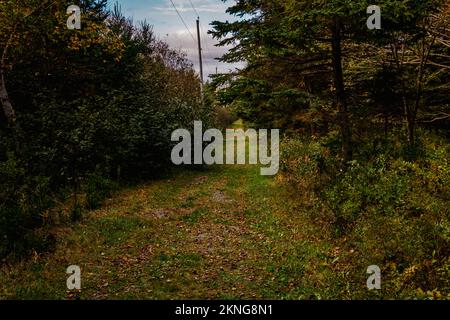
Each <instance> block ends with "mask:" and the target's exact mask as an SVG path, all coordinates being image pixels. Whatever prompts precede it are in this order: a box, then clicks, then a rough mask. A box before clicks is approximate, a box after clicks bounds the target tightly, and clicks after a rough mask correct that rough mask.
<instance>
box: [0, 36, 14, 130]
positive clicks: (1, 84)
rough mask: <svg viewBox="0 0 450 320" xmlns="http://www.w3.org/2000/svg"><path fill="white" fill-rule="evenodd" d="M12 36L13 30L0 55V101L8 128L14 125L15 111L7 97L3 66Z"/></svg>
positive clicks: (4, 65)
mask: <svg viewBox="0 0 450 320" xmlns="http://www.w3.org/2000/svg"><path fill="white" fill-rule="evenodd" d="M14 31H15V28H14ZM13 36H14V32H12V33H11V35H10V37H9V39H8V41H7V42H6V45H5V48H4V49H3V52H2V55H1V57H0V103H1V105H2V107H3V113H4V114H5V117H6V119H7V121H8V126H9V127H10V128H15V126H16V113H15V112H14V108H13V105H12V103H11V100H10V99H9V95H8V90H6V83H5V67H6V57H7V54H8V50H9V47H10V46H11V43H12V39H13Z"/></svg>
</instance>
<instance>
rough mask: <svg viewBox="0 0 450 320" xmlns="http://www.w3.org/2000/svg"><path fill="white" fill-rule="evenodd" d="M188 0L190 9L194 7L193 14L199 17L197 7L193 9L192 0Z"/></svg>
mask: <svg viewBox="0 0 450 320" xmlns="http://www.w3.org/2000/svg"><path fill="white" fill-rule="evenodd" d="M188 1H189V3H190V4H191V7H192V9H194V12H195V14H196V15H197V17H199V18H200V15H199V14H198V11H197V9H195V7H194V4H193V3H192V1H191V0H188Z"/></svg>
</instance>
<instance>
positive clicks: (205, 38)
mask: <svg viewBox="0 0 450 320" xmlns="http://www.w3.org/2000/svg"><path fill="white" fill-rule="evenodd" d="M188 1H189V3H190V5H191V7H192V9H193V10H194V12H195V14H196V15H197V17H198V19H199V20H200V14H199V13H198V11H197V9H196V8H195V6H194V4H193V3H192V0H188ZM203 29H204V28H203V24H202V23H201V22H200V31H201V34H202V38H203V42H204V44H205V46H204V47H203V48H202V51H205V52H207V51H208V49H207V48H208V46H209V45H208V34H207V33H205V32H204V31H203Z"/></svg>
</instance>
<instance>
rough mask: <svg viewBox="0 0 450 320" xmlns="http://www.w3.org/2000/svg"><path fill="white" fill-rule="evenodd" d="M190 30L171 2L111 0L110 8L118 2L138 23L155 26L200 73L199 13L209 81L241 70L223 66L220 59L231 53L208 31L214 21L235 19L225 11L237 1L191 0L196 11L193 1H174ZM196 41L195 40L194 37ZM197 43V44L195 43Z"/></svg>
mask: <svg viewBox="0 0 450 320" xmlns="http://www.w3.org/2000/svg"><path fill="white" fill-rule="evenodd" d="M172 1H173V3H174V4H175V6H176V7H177V9H178V11H179V12H180V14H181V16H182V17H183V19H184V21H185V22H186V24H187V26H188V28H189V31H188V29H187V28H186V27H185V26H184V25H183V22H182V21H181V19H180V17H179V16H178V15H177V13H176V11H175V9H174V8H173V6H172V4H171V2H170V0H110V1H109V2H110V5H112V4H114V3H115V2H118V3H119V5H120V6H121V8H122V12H123V14H124V15H125V16H127V17H132V18H133V20H134V22H135V23H137V22H139V21H143V20H146V21H147V22H148V23H150V24H151V25H153V27H154V31H155V34H156V35H157V37H159V38H160V39H161V40H164V41H165V42H167V43H168V44H169V45H170V46H171V47H172V48H173V49H181V50H182V51H184V52H185V53H186V54H187V57H188V59H189V60H190V61H191V62H192V63H193V64H194V68H195V69H196V70H197V72H198V71H199V62H198V60H199V59H198V45H197V42H196V40H197V30H196V22H195V21H196V19H197V13H198V15H199V16H200V21H201V31H202V32H201V40H202V48H203V69H204V76H205V79H206V78H207V77H208V75H210V74H214V73H215V72H216V68H217V70H218V72H219V73H221V72H227V71H229V70H232V69H234V68H235V67H240V66H238V65H229V64H224V63H221V62H219V61H217V60H215V58H218V57H220V56H222V55H223V53H224V52H226V51H227V48H218V47H215V46H214V44H216V43H217V40H214V39H213V38H212V37H211V35H208V34H207V31H208V30H209V29H211V26H210V25H209V24H210V23H211V21H214V20H219V21H227V20H229V21H233V20H234V17H233V16H230V15H229V14H227V13H226V12H225V10H226V9H227V7H228V6H230V5H232V3H233V2H234V1H233V0H228V1H227V2H226V3H224V2H222V1H221V0H191V2H192V4H193V6H194V8H195V9H196V11H197V12H195V11H194V9H193V8H192V6H191V4H190V2H189V0H172ZM189 32H190V33H191V34H192V36H193V37H194V39H192V36H191V34H190V33H189ZM194 40H195V41H194Z"/></svg>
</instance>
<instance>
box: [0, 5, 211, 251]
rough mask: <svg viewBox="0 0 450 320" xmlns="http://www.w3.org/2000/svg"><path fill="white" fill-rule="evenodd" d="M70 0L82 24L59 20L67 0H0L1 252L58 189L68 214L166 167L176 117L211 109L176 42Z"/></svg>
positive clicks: (198, 116)
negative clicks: (1, 106) (0, 76)
mask: <svg viewBox="0 0 450 320" xmlns="http://www.w3.org/2000/svg"><path fill="white" fill-rule="evenodd" d="M70 4H74V3H70ZM75 4H78V5H80V7H81V8H82V11H83V28H82V30H68V29H67V27H66V26H65V23H66V20H67V16H66V9H67V1H63V0H60V1H53V2H52V3H51V4H48V5H46V4H45V3H44V4H40V2H38V1H31V0H30V1H25V2H23V3H15V2H14V3H13V2H9V1H7V2H4V1H1V2H0V8H1V10H0V11H1V13H0V15H3V14H4V13H6V14H10V15H9V16H8V17H5V18H1V19H0V20H1V21H0V34H1V36H0V56H2V53H3V52H4V51H5V56H6V60H5V66H3V65H2V66H1V68H2V72H4V74H5V78H6V88H7V91H8V94H9V97H10V99H11V103H12V105H13V107H14V109H15V113H16V115H17V126H16V127H14V128H12V127H10V125H9V123H8V121H7V119H5V117H3V113H1V112H0V135H1V137H2V138H1V140H0V181H1V186H2V188H1V192H0V208H1V210H2V211H1V214H0V219H1V221H2V222H1V224H0V233H1V234H5V236H1V239H2V242H5V244H4V245H3V243H2V246H1V252H0V256H4V255H5V254H7V253H8V252H10V251H14V247H15V246H17V245H18V244H19V243H20V242H21V241H22V240H24V239H25V238H26V237H27V234H29V233H30V234H31V233H33V232H34V230H35V229H36V228H41V227H44V226H45V225H46V223H47V222H48V221H46V219H43V216H45V215H46V214H47V210H48V209H49V208H51V207H52V205H53V201H52V200H56V199H54V198H55V197H56V195H58V197H59V198H61V200H62V201H60V202H61V203H62V204H61V203H60V205H62V206H70V207H71V208H70V209H69V210H68V211H70V213H69V215H70V216H71V217H72V220H78V219H80V218H81V216H82V211H83V209H84V206H85V205H86V206H87V207H88V208H96V207H98V206H99V205H100V204H101V202H102V201H103V199H105V198H106V197H109V196H110V195H111V192H112V191H113V190H114V189H115V185H116V184H117V183H118V181H124V182H126V181H131V180H136V179H144V178H151V177H154V176H156V175H158V174H161V173H162V172H163V171H164V170H166V169H168V168H169V166H170V148H171V145H172V142H171V141H170V137H171V132H172V131H173V130H174V129H177V128H180V127H189V126H191V124H192V122H193V120H203V121H205V123H206V122H209V121H210V120H209V119H210V117H211V112H210V111H208V110H207V108H206V107H204V106H203V105H202V103H201V97H200V82H199V79H198V76H197V75H196V74H195V71H194V70H193V68H192V65H191V64H190V63H189V62H188V61H187V60H186V58H185V55H184V54H182V53H180V52H178V51H175V50H172V49H171V48H169V47H168V45H167V44H166V43H164V42H162V41H159V40H157V39H156V38H155V36H154V34H153V30H152V27H151V26H149V25H148V24H146V23H142V24H140V25H139V26H135V25H134V23H133V22H132V21H131V20H129V19H126V18H124V17H123V15H122V14H121V12H120V10H119V9H118V7H115V9H114V10H113V11H112V12H108V11H107V9H106V1H104V0H101V1H93V0H92V1H91V0H89V1H80V2H79V3H78V2H75ZM44 5H45V7H44ZM44 9H45V10H44ZM12 13H14V14H12ZM1 17H3V16H1ZM15 19H16V20H15ZM25 22H26V23H25ZM15 23H16V24H17V25H16V27H14V24H15ZM8 32H9V34H11V35H12V36H11V38H8ZM8 46H10V47H11V49H10V50H6V48H9V47H8ZM12 48H13V49H12ZM113 181H117V182H113ZM61 193H63V195H62V196H61ZM84 194H85V196H84ZM48 214H49V213H48ZM47 220H48V219H47ZM50 220H51V219H50ZM33 246H34V245H33ZM32 248H33V247H31V248H29V249H32Z"/></svg>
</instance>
